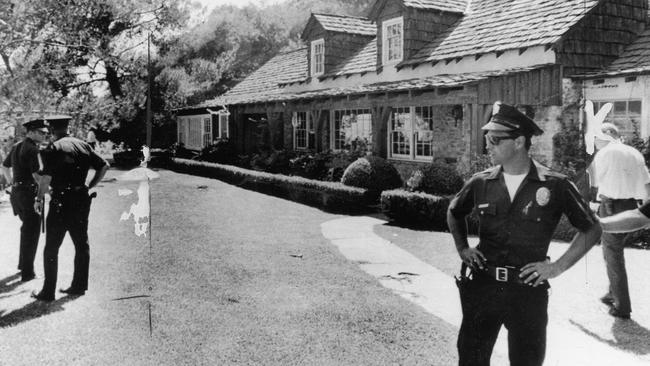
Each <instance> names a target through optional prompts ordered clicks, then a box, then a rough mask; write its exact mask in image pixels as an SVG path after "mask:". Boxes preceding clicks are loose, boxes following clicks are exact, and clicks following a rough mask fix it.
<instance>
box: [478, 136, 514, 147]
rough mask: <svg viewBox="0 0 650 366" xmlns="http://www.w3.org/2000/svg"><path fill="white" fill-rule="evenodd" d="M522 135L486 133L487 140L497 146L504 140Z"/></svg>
mask: <svg viewBox="0 0 650 366" xmlns="http://www.w3.org/2000/svg"><path fill="white" fill-rule="evenodd" d="M519 136H520V135H505V136H494V135H485V141H487V142H489V143H490V145H493V146H497V145H499V144H500V143H501V141H503V140H514V139H516V138H517V137H519Z"/></svg>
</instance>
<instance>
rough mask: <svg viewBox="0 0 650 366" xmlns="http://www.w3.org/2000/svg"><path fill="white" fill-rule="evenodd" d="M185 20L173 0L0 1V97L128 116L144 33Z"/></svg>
mask: <svg viewBox="0 0 650 366" xmlns="http://www.w3.org/2000/svg"><path fill="white" fill-rule="evenodd" d="M185 20H186V9H185V4H184V3H182V2H180V0H143V1H139V2H134V1H130V0H112V1H109V0H20V1H19V0H0V77H1V79H0V100H3V102H4V104H5V105H9V108H11V107H20V108H22V109H26V110H39V109H48V110H49V109H58V110H60V111H64V112H68V113H73V114H76V116H77V117H79V118H75V120H80V121H94V123H105V124H108V125H110V124H111V123H112V122H115V121H118V120H120V119H121V117H124V116H129V115H130V116H133V115H135V113H134V112H135V109H137V107H138V106H139V105H142V104H143V100H145V99H144V95H145V94H143V90H146V84H145V85H144V86H145V87H144V88H143V83H146V75H147V68H146V37H147V35H148V34H150V33H151V34H162V33H164V32H166V31H167V30H169V29H173V28H178V27H180V26H182V25H183V24H184V21H185ZM118 116H120V117H118ZM127 119H128V117H127Z"/></svg>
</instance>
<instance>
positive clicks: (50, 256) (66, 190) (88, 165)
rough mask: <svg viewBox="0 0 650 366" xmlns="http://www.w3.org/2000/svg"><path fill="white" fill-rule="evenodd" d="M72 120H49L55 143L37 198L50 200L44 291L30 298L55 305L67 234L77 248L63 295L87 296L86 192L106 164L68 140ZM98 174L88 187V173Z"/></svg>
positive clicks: (45, 155) (48, 152)
mask: <svg viewBox="0 0 650 366" xmlns="http://www.w3.org/2000/svg"><path fill="white" fill-rule="evenodd" d="M70 119H71V117H69V116H53V117H50V118H48V119H47V120H48V122H49V124H50V129H51V132H52V134H53V136H54V141H53V142H52V143H51V144H50V145H49V146H48V147H47V149H45V151H44V152H43V176H42V179H41V181H40V185H39V190H38V197H39V198H42V197H43V195H44V194H45V192H47V191H48V187H49V192H50V196H51V200H50V206H49V212H48V215H47V221H46V236H45V249H44V252H43V265H44V268H45V281H44V282H43V289H42V290H41V291H40V292H39V293H33V294H32V296H33V297H34V298H36V299H38V300H42V301H52V300H54V292H55V289H56V281H57V271H58V256H59V248H60V247H61V243H62V242H63V238H64V237H65V234H66V232H68V233H70V238H71V239H72V243H73V244H74V247H75V258H74V274H73V277H72V284H71V285H70V287H68V288H67V289H64V290H61V292H64V293H67V294H69V295H83V294H84V293H85V292H86V290H87V289H88V268H89V262H90V248H89V245H88V215H89V213H90V202H91V199H92V196H91V195H89V193H88V190H89V189H90V188H93V187H94V186H95V185H96V184H97V183H99V181H100V180H101V179H102V177H103V176H104V174H105V173H106V171H107V170H108V163H107V162H106V161H105V160H104V159H102V158H101V157H100V156H99V155H97V154H96V153H95V152H94V151H93V149H92V148H91V147H90V145H88V143H86V142H84V141H82V140H79V139H77V138H75V137H72V136H68V122H69V121H70ZM89 169H93V170H94V171H95V173H94V175H93V177H92V179H91V180H90V182H89V183H88V185H87V186H86V178H87V175H88V170H89Z"/></svg>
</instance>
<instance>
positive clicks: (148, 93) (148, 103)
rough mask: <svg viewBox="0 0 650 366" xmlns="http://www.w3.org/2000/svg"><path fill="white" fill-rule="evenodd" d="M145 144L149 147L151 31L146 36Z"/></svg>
mask: <svg viewBox="0 0 650 366" xmlns="http://www.w3.org/2000/svg"><path fill="white" fill-rule="evenodd" d="M147 146H149V148H151V33H149V35H148V36H147Z"/></svg>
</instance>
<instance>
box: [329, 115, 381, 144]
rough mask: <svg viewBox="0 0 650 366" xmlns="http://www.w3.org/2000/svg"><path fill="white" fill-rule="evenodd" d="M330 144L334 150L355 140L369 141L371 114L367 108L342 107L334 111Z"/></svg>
mask: <svg viewBox="0 0 650 366" xmlns="http://www.w3.org/2000/svg"><path fill="white" fill-rule="evenodd" d="M332 123H333V125H332V128H331V131H332V146H333V148H334V150H342V149H345V148H347V147H348V146H349V145H350V144H351V143H353V142H354V141H355V140H361V141H363V142H365V143H366V144H367V143H370V141H371V140H372V137H371V135H372V132H371V131H372V115H371V114H370V110H369V109H344V110H337V111H334V120H333V121H332Z"/></svg>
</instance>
